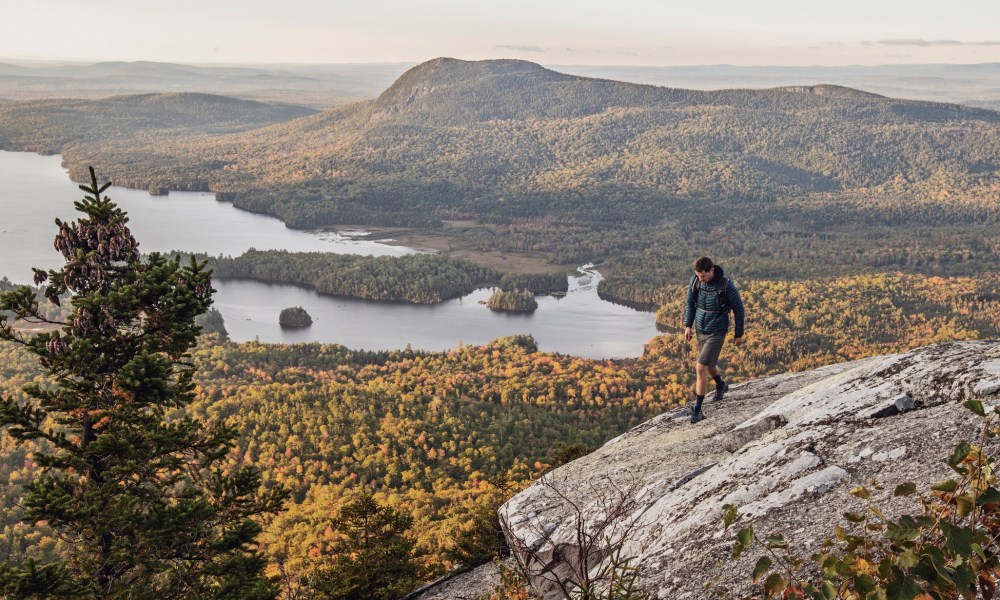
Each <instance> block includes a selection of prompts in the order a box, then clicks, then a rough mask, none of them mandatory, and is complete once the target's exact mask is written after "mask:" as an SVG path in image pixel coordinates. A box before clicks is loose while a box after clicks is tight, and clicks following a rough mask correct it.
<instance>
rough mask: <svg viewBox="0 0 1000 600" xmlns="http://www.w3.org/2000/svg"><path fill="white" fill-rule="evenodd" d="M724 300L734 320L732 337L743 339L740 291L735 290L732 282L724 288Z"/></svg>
mask: <svg viewBox="0 0 1000 600" xmlns="http://www.w3.org/2000/svg"><path fill="white" fill-rule="evenodd" d="M726 300H728V302H729V306H731V307H732V309H733V316H734V317H735V318H736V328H735V329H734V330H733V337H743V317H744V311H743V299H742V298H740V291H739V290H738V289H736V284H735V283H733V280H732V279H730V280H729V285H727V286H726Z"/></svg>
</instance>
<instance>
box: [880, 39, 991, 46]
mask: <svg viewBox="0 0 1000 600" xmlns="http://www.w3.org/2000/svg"><path fill="white" fill-rule="evenodd" d="M878 43H879V44H882V45H884V46H1000V41H998V40H984V41H981V42H960V41H958V40H922V39H899V40H880V41H879V42H878Z"/></svg>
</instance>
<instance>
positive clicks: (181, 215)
mask: <svg viewBox="0 0 1000 600" xmlns="http://www.w3.org/2000/svg"><path fill="white" fill-rule="evenodd" d="M0 183H2V185H3V189H4V191H3V193H2V195H0V277H2V276H6V277H7V278H8V279H10V280H12V281H15V282H18V283H28V282H30V280H31V267H39V268H54V267H58V266H59V265H60V263H61V260H60V256H59V254H58V253H57V252H56V251H55V250H54V249H53V247H52V238H53V236H54V235H55V231H56V228H55V225H54V223H53V220H54V219H55V218H56V217H59V218H61V219H63V220H72V219H75V218H76V216H77V213H76V212H75V210H74V209H73V202H74V201H76V200H79V199H80V198H81V197H82V196H83V192H81V191H80V190H79V189H78V187H77V184H76V183H75V182H73V181H71V180H70V179H69V177H68V175H67V174H66V171H65V169H63V168H62V166H61V159H60V158H59V157H58V156H40V155H37V154H32V153H26V152H4V151H0ZM107 194H108V195H109V196H110V197H111V198H112V200H114V201H115V202H116V203H117V204H118V205H119V206H121V207H122V208H123V209H125V210H126V211H127V212H128V214H129V218H130V223H129V226H130V227H131V229H132V232H133V233H134V234H135V236H136V238H137V239H138V240H139V243H140V249H141V250H142V251H143V252H154V251H160V252H165V251H170V250H184V251H195V252H206V253H208V254H212V255H231V256H236V255H239V254H242V253H243V252H245V251H246V250H247V249H249V248H257V249H259V250H264V249H285V250H290V251H299V252H306V251H309V252H315V251H321V252H337V253H344V254H372V255H376V256H384V255H390V256H400V255H403V254H408V253H413V252H417V251H418V250H415V249H411V248H405V247H401V246H393V245H389V244H385V243H379V242H374V241H369V240H364V239H357V234H356V233H355V232H349V231H348V232H346V233H338V232H309V231H299V230H294V229H289V228H287V227H285V225H284V224H283V223H282V222H281V221H279V220H278V219H275V218H272V217H268V216H264V215H256V214H252V213H248V212H245V211H241V210H238V209H236V208H234V207H233V206H231V205H230V204H227V203H223V202H217V201H215V199H214V195H213V194H210V193H196V192H171V193H170V194H169V195H167V196H152V195H150V194H149V193H147V192H146V191H144V190H132V189H126V188H121V187H111V188H110V189H109V190H108V192H107ZM599 280H600V273H599V272H597V271H595V270H593V269H590V268H581V270H580V273H579V274H578V275H576V276H571V277H570V278H569V283H570V291H569V293H568V294H566V296H565V297H562V298H556V297H552V296H540V297H538V298H537V300H538V309H537V310H536V311H535V312H534V313H531V314H528V315H517V314H508V313H496V312H493V311H491V310H489V309H488V308H487V307H486V306H484V305H483V304H481V302H482V301H485V300H486V299H487V298H488V297H489V296H490V293H491V290H487V289H481V290H476V291H475V292H473V293H471V294H469V295H467V296H464V297H462V298H457V299H453V300H448V301H445V302H442V303H440V304H434V305H412V304H406V303H383V302H371V301H365V300H356V299H351V298H339V297H332V296H325V295H321V294H317V293H316V292H314V291H312V290H309V289H304V288H300V287H296V286H288V285H273V284H267V283H261V282H257V281H248V280H217V281H216V282H215V287H216V289H218V293H217V294H216V296H215V307H216V308H218V309H219V310H220V311H221V312H222V315H223V317H224V318H225V321H226V329H227V330H228V331H229V335H230V337H231V338H232V339H233V340H235V341H246V340H253V339H259V340H260V341H262V342H282V343H294V342H312V341H320V342H336V343H339V344H344V345H345V346H348V347H350V348H356V349H366V350H391V349H398V348H403V347H405V346H406V345H407V344H409V345H410V346H411V347H412V348H415V349H422V350H447V349H452V348H456V347H457V346H459V345H460V344H477V345H478V344H484V343H486V342H488V341H490V340H492V339H495V338H497V337H501V336H507V335H514V334H519V333H530V334H531V335H533V336H534V337H535V339H536V340H537V341H538V345H539V348H540V349H541V350H544V351H549V352H560V353H564V354H573V355H577V356H584V357H590V358H620V357H631V356H638V355H640V354H641V353H642V349H643V345H644V344H645V343H646V342H647V341H648V340H649V339H650V338H652V337H653V336H655V335H657V331H656V327H655V322H654V321H655V319H654V315H653V313H650V312H642V311H637V310H634V309H632V308H628V307H624V306H619V305H616V304H613V303H610V302H606V301H604V300H601V299H600V298H599V297H598V294H597V283H598V281H599ZM289 306H302V307H303V308H305V309H306V311H308V312H309V313H310V315H311V316H312V317H313V321H314V323H313V325H312V326H311V327H309V328H306V329H300V330H286V329H282V328H280V327H279V326H278V313H279V312H280V311H281V309H282V308H286V307H289Z"/></svg>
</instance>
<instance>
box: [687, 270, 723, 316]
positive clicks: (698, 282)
mask: <svg viewBox="0 0 1000 600" xmlns="http://www.w3.org/2000/svg"><path fill="white" fill-rule="evenodd" d="M691 279H692V280H693V281H694V291H695V292H696V293H698V294H700V293H701V280H700V279H698V276H697V275H694V276H692V277H691ZM728 289H729V277H728V276H726V275H723V276H722V285H721V286H719V287H717V288H716V290H715V299H716V300H717V301H718V306H719V312H724V313H728V312H729V311H731V310H733V307H732V306H730V305H729V298H728V297H727V296H726V290H728Z"/></svg>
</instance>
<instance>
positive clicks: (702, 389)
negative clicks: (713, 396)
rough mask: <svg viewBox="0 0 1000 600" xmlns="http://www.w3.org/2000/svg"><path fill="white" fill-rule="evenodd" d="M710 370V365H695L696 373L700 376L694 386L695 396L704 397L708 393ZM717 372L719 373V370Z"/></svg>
mask: <svg viewBox="0 0 1000 600" xmlns="http://www.w3.org/2000/svg"><path fill="white" fill-rule="evenodd" d="M710 370H711V367H709V366H708V365H703V364H701V363H697V364H695V368H694V371H695V374H696V375H697V376H698V380H697V382H696V383H695V385H694V392H695V394H697V395H699V396H704V395H705V394H707V393H708V380H709V371H710ZM716 372H718V370H716Z"/></svg>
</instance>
